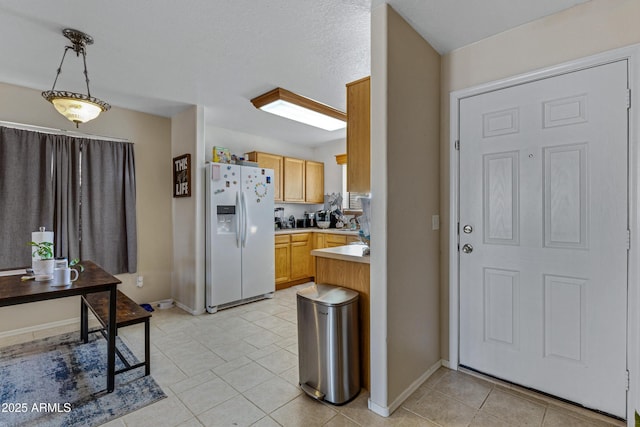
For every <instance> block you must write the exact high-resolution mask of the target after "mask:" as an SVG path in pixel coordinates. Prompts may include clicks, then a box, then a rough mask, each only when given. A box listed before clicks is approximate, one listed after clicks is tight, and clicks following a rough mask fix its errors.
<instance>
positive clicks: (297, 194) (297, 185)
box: [284, 157, 305, 202]
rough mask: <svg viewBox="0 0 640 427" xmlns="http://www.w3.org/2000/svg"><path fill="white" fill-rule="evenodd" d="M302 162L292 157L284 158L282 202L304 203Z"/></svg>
mask: <svg viewBox="0 0 640 427" xmlns="http://www.w3.org/2000/svg"><path fill="white" fill-rule="evenodd" d="M304 170H305V164H304V160H301V159H294V158H292V157H285V158H284V200H285V202H304V190H305V173H304Z"/></svg>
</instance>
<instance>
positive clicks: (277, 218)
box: [273, 208, 287, 229]
mask: <svg viewBox="0 0 640 427" xmlns="http://www.w3.org/2000/svg"><path fill="white" fill-rule="evenodd" d="M273 217H274V218H273V221H274V223H275V228H276V229H281V228H287V225H286V222H285V220H284V208H275V209H273Z"/></svg>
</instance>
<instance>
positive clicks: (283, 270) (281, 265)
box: [274, 234, 291, 285]
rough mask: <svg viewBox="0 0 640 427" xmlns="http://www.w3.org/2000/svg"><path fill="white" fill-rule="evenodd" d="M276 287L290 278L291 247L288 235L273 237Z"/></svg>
mask: <svg viewBox="0 0 640 427" xmlns="http://www.w3.org/2000/svg"><path fill="white" fill-rule="evenodd" d="M274 240H275V243H276V247H275V251H276V252H275V263H276V265H275V267H276V285H278V284H280V283H286V282H288V281H289V280H290V277H291V245H290V243H289V235H288V234H285V235H276V236H275V239H274Z"/></svg>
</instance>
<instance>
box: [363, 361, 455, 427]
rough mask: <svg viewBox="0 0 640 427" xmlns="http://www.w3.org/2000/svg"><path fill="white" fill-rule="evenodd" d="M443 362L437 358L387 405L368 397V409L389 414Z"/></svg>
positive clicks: (382, 414) (384, 414)
mask: <svg viewBox="0 0 640 427" xmlns="http://www.w3.org/2000/svg"><path fill="white" fill-rule="evenodd" d="M443 362H444V361H443V360H438V361H437V362H436V363H434V364H433V365H432V366H431V367H430V368H429V369H427V371H426V372H425V373H424V374H422V375H420V378H418V379H417V380H415V381H414V382H412V383H411V385H410V386H409V387H407V388H406V389H405V390H404V391H403V392H402V393H400V395H399V396H398V397H397V398H396V399H395V400H394V401H393V402H391V404H390V405H389V406H386V407H385V406H380V405H378V404H376V403H375V402H372V401H371V399H369V404H368V406H369V409H370V410H371V411H373V412H375V413H376V414H378V415H380V416H383V417H388V416H390V415H391V414H393V412H394V411H395V410H396V409H398V408H399V407H400V405H402V403H403V402H404V401H405V400H407V398H408V397H409V396H411V395H412V394H413V392H415V391H416V390H417V389H418V388H419V387H420V386H421V385H422V384H423V383H424V382H425V381H426V380H428V379H429V377H430V376H431V375H433V373H434V372H435V371H437V370H438V368H440V367H441V366H444V364H443Z"/></svg>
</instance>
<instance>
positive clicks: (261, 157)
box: [249, 151, 283, 202]
mask: <svg viewBox="0 0 640 427" xmlns="http://www.w3.org/2000/svg"><path fill="white" fill-rule="evenodd" d="M249 160H251V161H252V162H258V166H260V167H261V168H265V169H273V199H274V201H276V202H281V201H282V200H283V198H282V197H283V193H282V184H283V181H282V162H283V157H282V156H277V155H275V154H269V153H260V152H257V151H252V152H251V153H249Z"/></svg>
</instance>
